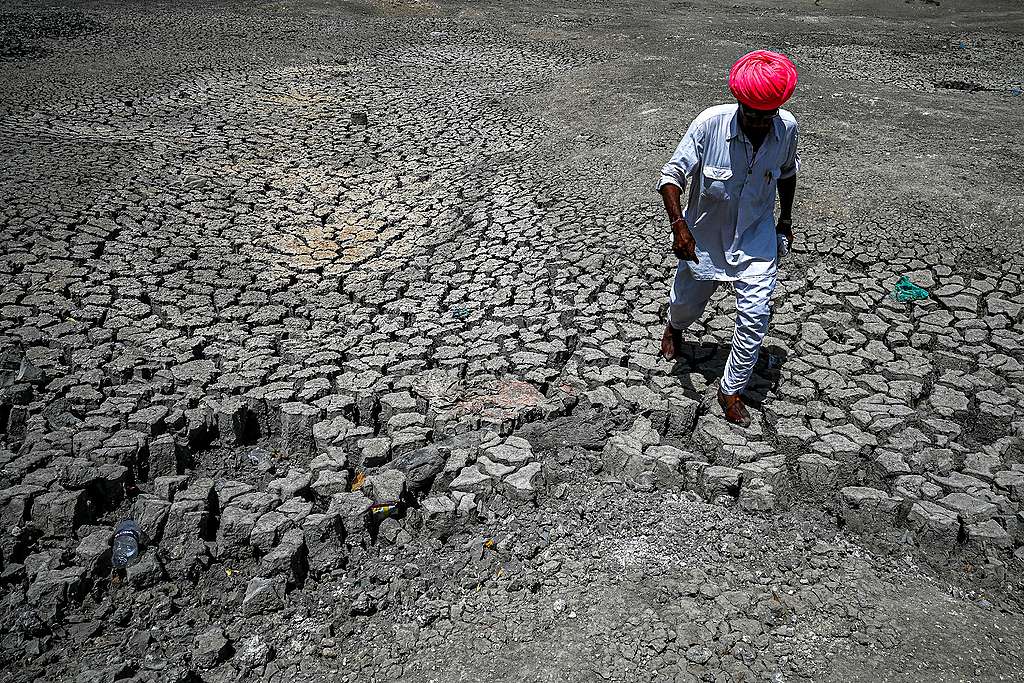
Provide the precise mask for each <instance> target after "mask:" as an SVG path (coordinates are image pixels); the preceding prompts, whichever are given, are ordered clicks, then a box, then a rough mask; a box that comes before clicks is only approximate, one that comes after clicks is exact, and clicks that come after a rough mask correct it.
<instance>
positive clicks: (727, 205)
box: [658, 50, 800, 427]
mask: <svg viewBox="0 0 1024 683" xmlns="http://www.w3.org/2000/svg"><path fill="white" fill-rule="evenodd" d="M796 81H797V73H796V68H795V67H794V66H793V63H792V62H790V61H789V59H787V58H786V57H785V56H783V55H781V54H778V53H776V52H768V51H767V50H757V51H755V52H751V53H749V54H746V55H744V56H743V57H741V58H740V59H739V61H737V62H736V63H735V64H734V65H733V67H732V70H731V71H730V72H729V90H731V91H732V94H733V95H734V96H735V97H736V100H737V104H723V105H719V106H716V107H711V108H710V109H706V110H704V111H703V112H701V114H700V115H699V116H697V118H696V119H694V121H693V123H691V124H690V127H689V129H688V130H687V131H686V135H684V136H683V139H682V141H681V142H680V143H679V146H678V147H676V151H675V153H674V154H673V155H672V158H671V159H670V160H669V162H668V163H667V164H665V166H664V168H662V169H661V180H660V182H659V183H658V191H659V192H660V193H661V197H662V199H663V200H664V202H665V211H667V212H668V219H669V221H670V222H671V225H672V251H673V252H674V253H675V255H676V256H677V257H678V258H679V265H678V267H677V268H676V275H675V280H674V281H673V283H672V289H671V291H670V292H669V309H668V324H667V325H666V326H665V334H664V335H663V337H662V340H661V352H662V354H663V355H664V356H665V357H666V358H668V359H669V360H672V359H674V358H676V357H677V354H678V353H679V351H680V346H681V344H682V332H683V331H684V330H685V329H686V328H687V327H689V326H690V325H691V324H692V323H693V322H694V321H695V320H697V319H698V318H699V317H700V315H701V313H703V312H704V307H705V306H706V305H707V302H708V299H710V298H711V295H712V294H713V293H714V291H715V289H716V288H717V287H718V285H719V284H721V283H722V282H731V283H732V284H733V287H734V289H735V291H736V328H735V330H734V332H733V337H732V351H731V352H730V353H729V359H728V361H727V362H726V365H725V374H724V376H723V377H722V381H721V383H720V385H719V389H718V402H719V404H721V406H722V411H723V412H724V413H725V418H726V419H727V420H729V421H730V422H733V423H736V424H739V425H742V426H744V427H746V426H748V425H749V424H750V414H749V413H748V412H747V408H746V406H745V405H744V403H743V398H742V396H741V393H742V391H743V389H744V388H745V387H746V386H747V383H748V382H749V381H750V376H751V374H752V373H753V371H754V364H755V363H756V362H757V356H758V353H759V351H760V349H761V343H762V342H763V341H764V336H765V333H766V332H767V331H768V321H769V318H770V317H771V307H770V304H769V302H770V299H771V296H772V292H773V291H774V290H775V281H776V272H777V266H778V259H779V257H780V256H785V254H786V253H787V252H788V250H789V245H790V244H791V243H792V241H793V220H792V215H791V214H792V210H793V195H794V194H795V192H796V173H797V171H798V170H799V168H800V157H799V155H798V154H797V124H796V119H795V118H793V115H792V114H790V113H789V112H788V111H785V110H783V109H780V107H781V106H782V105H783V104H784V103H785V102H786V101H787V100H788V99H789V98H790V96H791V95H792V94H793V90H794V89H795V88H796ZM688 179H689V181H690V189H689V194H688V196H687V202H686V212H685V213H683V211H682V207H681V206H680V196H681V195H682V193H683V191H684V190H686V186H687V180H688ZM776 191H778V195H779V206H780V210H779V218H778V220H776V219H775V193H776Z"/></svg>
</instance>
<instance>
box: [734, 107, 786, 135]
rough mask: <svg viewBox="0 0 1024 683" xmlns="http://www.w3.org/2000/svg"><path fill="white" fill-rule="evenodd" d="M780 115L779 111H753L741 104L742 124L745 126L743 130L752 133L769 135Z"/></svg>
mask: <svg viewBox="0 0 1024 683" xmlns="http://www.w3.org/2000/svg"><path fill="white" fill-rule="evenodd" d="M778 115H779V110H778V109H771V110H764V109H751V108H750V107H748V106H747V105H745V104H740V123H741V124H743V130H746V131H749V132H751V133H767V132H768V131H769V129H771V127H772V122H773V121H774V120H775V117H776V116H778Z"/></svg>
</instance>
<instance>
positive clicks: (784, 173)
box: [779, 123, 800, 178]
mask: <svg viewBox="0 0 1024 683" xmlns="http://www.w3.org/2000/svg"><path fill="white" fill-rule="evenodd" d="M797 137H798V135H797V127H796V123H794V124H793V139H792V140H791V141H790V144H789V154H787V155H786V161H785V163H784V164H782V168H781V169H780V172H779V178H792V177H793V176H795V175H796V174H797V172H798V171H799V170H800V152H798V151H797V148H796V141H797Z"/></svg>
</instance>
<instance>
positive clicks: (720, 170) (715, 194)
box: [703, 166, 732, 202]
mask: <svg viewBox="0 0 1024 683" xmlns="http://www.w3.org/2000/svg"><path fill="white" fill-rule="evenodd" d="M703 173H704V196H705V197H707V198H709V199H714V200H716V201H722V202H724V201H728V200H729V185H728V183H729V181H730V180H731V179H732V169H731V168H725V167H723V166H705V167H704V170H703Z"/></svg>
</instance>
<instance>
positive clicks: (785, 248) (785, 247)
mask: <svg viewBox="0 0 1024 683" xmlns="http://www.w3.org/2000/svg"><path fill="white" fill-rule="evenodd" d="M776 237H777V239H778V243H779V258H782V257H783V256H788V255H789V238H787V237H786V236H785V235H783V234H782V233H781V232H780V233H776Z"/></svg>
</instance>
